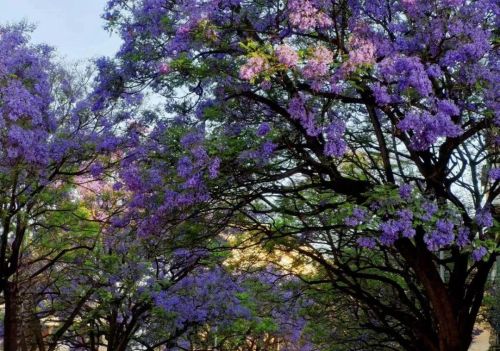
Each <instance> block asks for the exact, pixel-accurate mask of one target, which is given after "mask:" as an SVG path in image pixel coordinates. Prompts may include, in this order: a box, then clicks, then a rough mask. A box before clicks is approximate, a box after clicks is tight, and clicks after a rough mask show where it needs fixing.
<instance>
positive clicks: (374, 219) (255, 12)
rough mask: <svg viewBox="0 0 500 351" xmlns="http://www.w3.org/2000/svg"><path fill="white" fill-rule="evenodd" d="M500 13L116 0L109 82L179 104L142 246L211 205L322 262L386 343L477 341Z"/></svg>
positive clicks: (440, 3)
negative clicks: (117, 41) (170, 222)
mask: <svg viewBox="0 0 500 351" xmlns="http://www.w3.org/2000/svg"><path fill="white" fill-rule="evenodd" d="M498 13H499V8H498V4H497V2H495V1H491V0H477V1H472V0H471V1H469V0H467V1H466V0H436V1H432V2H429V1H420V0H401V1H379V0H365V1H362V0H339V1H321V0H288V1H266V0H255V1H241V0H211V1H202V0H180V1H170V0H111V1H108V7H107V10H106V13H105V15H104V17H105V19H106V20H107V21H108V22H109V26H110V27H111V28H113V29H115V30H116V31H118V32H119V33H120V34H121V36H122V38H123V41H124V42H123V45H122V48H121V50H120V51H119V53H118V55H117V57H116V61H115V62H111V61H109V62H107V63H106V69H105V70H103V71H104V72H106V74H105V75H104V76H103V77H102V87H103V89H104V90H106V89H107V91H108V97H112V98H115V97H118V96H123V95H127V94H128V95H129V96H133V94H135V93H137V92H138V91H140V90H142V89H144V88H146V87H150V88H151V89H152V90H153V91H154V92H156V93H157V94H158V95H159V96H160V98H161V96H163V97H165V98H166V99H165V108H164V110H163V116H161V118H159V119H157V120H156V123H153V121H151V123H149V125H147V124H143V125H142V128H143V129H142V131H141V133H142V135H143V136H147V137H146V139H147V140H148V143H149V144H148V145H150V146H152V147H153V148H142V149H140V150H141V151H143V153H142V155H140V157H136V158H134V157H132V156H131V158H130V159H129V160H130V162H128V163H127V165H126V166H127V168H124V169H123V172H125V174H124V175H125V178H126V179H125V181H124V185H125V187H126V189H128V190H129V191H132V192H135V193H136V194H137V195H140V196H138V197H137V202H136V208H137V211H138V213H144V211H145V210H148V211H149V212H150V213H152V215H151V216H149V217H148V218H147V220H144V221H143V222H142V223H141V224H140V226H139V229H140V233H141V235H146V236H148V235H151V233H157V234H158V233H161V230H159V229H161V227H162V224H161V223H162V218H163V219H164V218H168V216H171V215H172V213H174V212H177V213H181V214H182V215H183V216H185V217H186V218H189V216H191V214H190V212H189V211H188V208H189V207H190V206H192V205H193V204H196V206H195V207H196V208H198V210H199V209H200V208H201V209H203V211H205V212H204V213H205V214H206V215H205V216H203V215H201V212H197V215H201V216H202V217H203V218H205V219H207V218H211V219H212V221H211V222H210V226H213V227H214V228H215V227H217V225H220V229H221V231H227V230H229V229H230V228H236V229H237V230H242V231H246V232H252V233H256V234H255V235H256V236H260V237H261V238H263V239H266V241H267V244H268V245H278V246H279V247H280V248H286V249H288V250H290V251H294V252H296V253H299V254H300V257H302V258H303V259H308V260H310V262H311V263H312V262H314V263H315V264H318V265H319V267H320V269H318V271H317V272H318V274H319V275H320V277H319V278H321V279H315V280H311V281H310V283H311V284H315V283H318V282H320V283H321V284H324V283H325V282H328V284H329V285H330V286H331V289H332V290H334V291H336V292H340V293H341V294H342V295H343V296H344V297H345V298H346V299H350V300H351V301H354V302H355V305H356V308H357V309H359V312H358V314H359V315H360V320H361V321H363V327H364V328H366V330H367V331H370V333H375V334H379V335H383V336H384V338H385V340H386V341H385V342H384V343H383V345H380V344H377V345H373V348H375V347H376V348H382V349H384V348H385V349H388V348H397V347H399V348H403V349H405V350H432V351H434V350H436V351H437V350H439V351H444V350H446V351H465V350H467V348H468V346H469V344H470V342H471V339H472V330H473V326H474V323H475V320H476V316H477V314H478V311H479V308H480V306H481V302H482V298H483V293H484V287H485V284H486V282H487V279H488V273H489V271H490V269H491V267H492V265H493V263H494V262H495V259H496V256H497V246H498V233H497V229H498V208H495V205H496V204H497V202H495V200H496V199H497V198H498V194H499V192H500V187H499V181H498V180H499V175H500V174H499V170H498V168H497V167H498V164H497V161H498V145H499V142H500V141H499V138H498V136H497V131H498V128H499V124H500V120H499V117H498V107H499V105H498V92H497V89H496V88H497V86H496V84H497V83H498V80H499V63H500V62H499V56H498V55H499V53H498V30H497V28H498V24H499V22H498ZM175 133H177V139H175V138H172V135H173V134H175ZM166 135H168V138H167V137H165V136H166ZM134 155H138V154H137V153H135V154H134ZM173 156H175V157H173ZM140 160H142V161H140ZM141 164H147V166H148V168H147V169H148V174H147V177H146V178H145V177H144V171H142V173H141V169H142V168H140V167H139V165H141ZM174 167H176V168H174ZM153 210H154V211H156V212H154V213H153V212H152V211H153ZM211 216H213V217H211ZM368 335H373V334H368ZM377 343H378V341H377ZM366 345H367V346H366V347H367V348H369V347H370V346H369V345H370V340H367V341H366ZM373 348H372V349H373Z"/></svg>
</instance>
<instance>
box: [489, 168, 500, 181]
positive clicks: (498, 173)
mask: <svg viewBox="0 0 500 351" xmlns="http://www.w3.org/2000/svg"><path fill="white" fill-rule="evenodd" d="M488 174H489V177H490V179H491V180H493V181H497V180H500V168H492V169H491V170H490V172H489V173H488Z"/></svg>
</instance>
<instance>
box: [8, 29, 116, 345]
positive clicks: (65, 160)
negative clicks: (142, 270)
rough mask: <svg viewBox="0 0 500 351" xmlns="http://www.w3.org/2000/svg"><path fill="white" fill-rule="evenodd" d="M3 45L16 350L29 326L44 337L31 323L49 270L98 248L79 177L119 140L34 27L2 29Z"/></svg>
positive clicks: (11, 330)
mask: <svg viewBox="0 0 500 351" xmlns="http://www.w3.org/2000/svg"><path fill="white" fill-rule="evenodd" d="M0 52H1V53H0V133H1V143H2V144H1V149H0V189H1V191H2V194H3V196H2V198H1V200H0V220H1V224H0V230H1V231H0V292H1V296H2V305H4V307H5V316H4V328H3V329H4V349H5V350H7V351H12V350H17V349H18V346H19V345H20V343H21V341H22V340H24V339H23V338H24V336H26V335H28V334H30V333H31V334H33V335H34V338H36V339H37V344H38V346H40V345H43V342H42V341H41V339H40V337H41V331H40V330H35V329H36V328H32V327H29V326H30V325H33V323H35V324H36V323H39V320H38V316H37V315H36V312H37V311H36V309H37V303H38V302H39V301H40V300H44V298H43V294H47V290H48V289H47V284H50V283H48V282H51V279H52V278H53V276H52V274H51V273H56V274H57V271H59V273H60V272H62V271H63V270H64V267H67V266H68V265H69V264H63V265H62V266H58V265H57V263H58V262H59V261H64V260H69V259H70V258H69V257H71V255H72V254H74V253H75V252H79V253H80V254H82V252H85V251H89V250H92V247H93V244H94V242H95V240H94V239H95V238H94V237H93V236H92V234H95V233H96V232H97V230H98V228H96V227H95V226H92V225H91V224H90V222H88V221H87V220H88V219H89V217H88V216H87V212H86V211H85V210H84V208H82V207H81V206H80V204H79V202H78V199H77V198H76V197H75V196H74V191H75V188H76V177H77V176H81V175H85V174H87V175H89V176H91V177H92V175H93V174H95V173H96V169H95V168H96V167H97V166H99V167H101V168H102V167H103V165H106V162H107V156H106V155H110V154H111V153H112V152H113V151H115V150H116V148H117V147H118V146H119V141H118V138H117V137H116V136H115V134H114V129H115V127H114V125H113V124H109V123H107V116H106V114H104V110H102V109H101V108H100V107H99V104H98V101H97V100H96V99H88V100H86V99H84V96H82V94H81V91H80V90H79V85H78V84H75V82H74V80H73V79H72V75H71V74H69V73H68V72H65V71H64V70H63V69H62V68H61V67H60V66H58V65H57V64H55V63H54V60H53V54H52V49H51V48H49V47H47V46H44V45H39V46H36V45H32V44H30V43H29V27H27V26H26V25H14V26H5V27H0ZM101 162H102V164H101ZM56 267H58V268H56ZM37 289H38V290H37ZM32 322H33V323H32ZM28 329H29V330H28Z"/></svg>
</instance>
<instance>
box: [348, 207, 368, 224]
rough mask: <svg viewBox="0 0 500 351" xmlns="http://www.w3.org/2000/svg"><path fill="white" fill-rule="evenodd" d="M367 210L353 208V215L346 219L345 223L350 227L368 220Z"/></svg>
mask: <svg viewBox="0 0 500 351" xmlns="http://www.w3.org/2000/svg"><path fill="white" fill-rule="evenodd" d="M366 216H367V212H366V210H365V209H363V208H360V207H355V208H354V209H353V210H352V215H351V216H348V217H346V218H345V219H344V223H345V224H346V225H348V226H350V227H355V226H357V225H359V224H361V223H363V222H364V221H365V220H366Z"/></svg>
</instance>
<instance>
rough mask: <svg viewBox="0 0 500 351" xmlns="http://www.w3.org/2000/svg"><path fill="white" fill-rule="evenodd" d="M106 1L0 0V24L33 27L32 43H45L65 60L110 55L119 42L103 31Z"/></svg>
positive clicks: (114, 36) (115, 37)
mask: <svg viewBox="0 0 500 351" xmlns="http://www.w3.org/2000/svg"><path fill="white" fill-rule="evenodd" d="M105 3H106V0H0V23H1V24H5V23H14V22H19V21H21V20H26V21H28V22H29V23H33V24H35V25H37V29H36V30H35V32H34V33H33V35H32V39H33V41H34V42H35V43H47V44H49V45H51V46H53V47H55V48H56V49H57V52H58V53H59V55H60V56H62V57H65V58H66V59H68V60H80V59H88V58H93V57H96V56H103V55H105V56H111V55H113V54H114V53H115V52H116V50H117V49H118V47H119V46H120V39H119V38H118V37H117V36H116V35H113V36H111V35H110V34H109V33H108V32H106V31H105V30H104V28H103V25H104V21H103V20H102V19H101V17H100V16H101V14H102V12H103V8H104V6H105Z"/></svg>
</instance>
